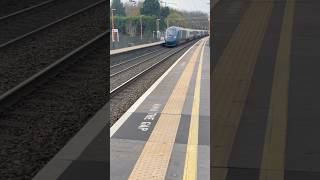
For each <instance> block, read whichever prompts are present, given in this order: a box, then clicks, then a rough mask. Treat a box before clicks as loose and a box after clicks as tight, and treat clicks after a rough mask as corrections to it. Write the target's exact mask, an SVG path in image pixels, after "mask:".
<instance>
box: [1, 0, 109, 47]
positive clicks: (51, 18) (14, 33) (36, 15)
mask: <svg viewBox="0 0 320 180" xmlns="http://www.w3.org/2000/svg"><path fill="white" fill-rule="evenodd" d="M104 3H106V1H105V0H86V1H85V0H81V1H79V0H68V1H61V0H54V1H48V2H45V3H41V6H40V5H38V6H36V7H34V8H31V9H30V10H28V11H22V12H20V13H16V14H11V15H9V16H7V17H2V18H0V34H1V36H0V48H3V47H6V46H8V45H11V44H14V43H15V42H17V41H19V40H22V39H24V38H27V37H29V36H31V35H34V34H36V33H39V32H41V31H43V30H46V29H48V28H51V27H53V26H55V25H58V24H60V23H63V22H64V21H66V20H68V19H70V18H72V17H74V16H77V15H79V14H81V13H84V12H86V11H88V10H90V9H92V8H95V7H96V6H98V5H101V4H104Z"/></svg>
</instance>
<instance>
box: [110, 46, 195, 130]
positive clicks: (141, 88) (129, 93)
mask: <svg viewBox="0 0 320 180" xmlns="http://www.w3.org/2000/svg"><path fill="white" fill-rule="evenodd" d="M194 43H195V41H193V42H189V45H188V47H187V48H185V49H183V50H182V51H180V52H178V53H177V54H175V55H173V56H172V57H170V58H169V59H167V60H166V61H165V62H164V63H161V64H160V65H159V66H158V67H157V68H156V69H154V70H153V71H149V72H148V73H147V74H145V75H144V76H143V77H142V78H140V79H138V80H137V81H135V82H134V83H133V84H131V85H129V86H128V87H127V88H126V89H125V90H124V91H122V92H120V93H119V94H117V95H116V96H114V97H113V98H112V99H110V122H109V123H110V127H111V126H112V125H113V124H114V123H115V122H116V121H117V120H118V119H119V118H120V117H121V116H122V115H123V114H124V113H125V112H126V111H127V110H128V109H129V108H130V106H131V105H132V104H133V103H134V102H136V100H137V99H138V98H139V97H140V96H141V95H142V94H143V93H144V92H145V91H147V90H148V89H149V87H150V86H151V85H152V84H153V83H154V82H155V81H156V80H157V79H158V78H159V77H160V76H161V75H162V74H163V73H164V72H165V71H166V70H167V69H168V68H169V67H170V66H171V65H172V64H173V63H174V62H175V61H176V60H177V59H178V58H179V57H180V56H181V55H182V54H183V53H184V52H186V51H187V49H188V48H189V47H191V45H192V44H194Z"/></svg>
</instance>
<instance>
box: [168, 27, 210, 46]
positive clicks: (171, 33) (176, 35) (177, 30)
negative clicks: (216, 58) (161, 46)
mask: <svg viewBox="0 0 320 180" xmlns="http://www.w3.org/2000/svg"><path fill="white" fill-rule="evenodd" d="M206 35H208V31H207V30H197V29H187V28H181V27H176V26H171V27H169V28H168V29H167V30H166V34H165V46H178V45H179V44H181V43H184V42H186V41H191V40H195V39H198V38H201V37H204V36H206Z"/></svg>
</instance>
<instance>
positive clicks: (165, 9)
mask: <svg viewBox="0 0 320 180" xmlns="http://www.w3.org/2000/svg"><path fill="white" fill-rule="evenodd" d="M169 14H170V9H169V7H162V8H161V9H160V18H161V19H165V18H167V16H168V15H169Z"/></svg>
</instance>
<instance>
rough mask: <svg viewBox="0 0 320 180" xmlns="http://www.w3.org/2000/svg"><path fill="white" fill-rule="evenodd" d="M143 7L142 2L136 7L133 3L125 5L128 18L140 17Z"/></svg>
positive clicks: (136, 4)
mask: <svg viewBox="0 0 320 180" xmlns="http://www.w3.org/2000/svg"><path fill="white" fill-rule="evenodd" d="M141 7H142V2H137V3H135V5H133V4H132V3H131V2H127V3H125V4H124V8H125V11H126V15H127V16H139V15H140V9H141Z"/></svg>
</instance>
